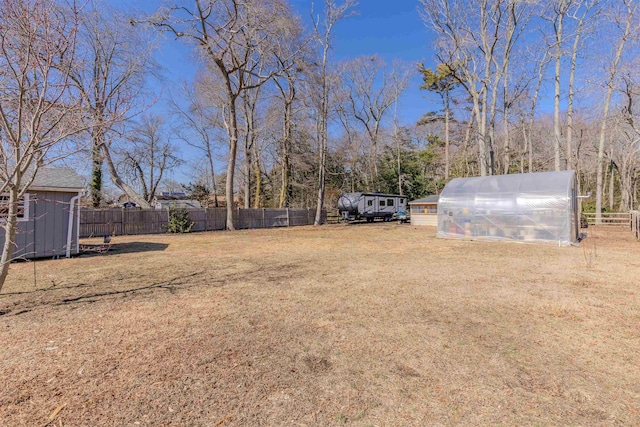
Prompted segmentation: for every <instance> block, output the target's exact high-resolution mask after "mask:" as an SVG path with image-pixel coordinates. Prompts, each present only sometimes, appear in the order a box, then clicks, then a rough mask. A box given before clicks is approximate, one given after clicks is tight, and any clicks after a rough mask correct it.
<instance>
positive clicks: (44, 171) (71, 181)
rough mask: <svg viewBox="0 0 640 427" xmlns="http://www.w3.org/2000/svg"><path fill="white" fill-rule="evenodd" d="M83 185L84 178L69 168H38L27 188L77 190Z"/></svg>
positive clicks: (82, 187)
mask: <svg viewBox="0 0 640 427" xmlns="http://www.w3.org/2000/svg"><path fill="white" fill-rule="evenodd" d="M84 187H85V184H84V179H82V177H81V176H80V175H78V174H77V173H76V171H75V170H73V169H71V168H40V169H38V172H37V173H36V177H35V179H34V180H33V183H31V186H30V187H29V188H41V189H56V190H58V191H61V190H69V192H78V191H80V190H83V189H84Z"/></svg>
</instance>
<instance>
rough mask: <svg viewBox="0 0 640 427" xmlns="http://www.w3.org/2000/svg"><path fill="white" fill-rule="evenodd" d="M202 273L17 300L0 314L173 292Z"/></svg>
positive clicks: (86, 285)
mask: <svg viewBox="0 0 640 427" xmlns="http://www.w3.org/2000/svg"><path fill="white" fill-rule="evenodd" d="M203 273H204V271H197V272H193V273H191V274H187V275H182V276H179V277H174V278H172V279H168V280H164V281H161V282H155V283H152V284H149V285H144V286H136V287H132V288H125V289H117V290H109V291H104V292H89V293H85V294H82V295H61V296H52V295H49V296H48V298H47V297H45V298H42V299H40V300H36V301H28V302H27V301H18V302H17V303H14V306H13V307H11V308H8V307H7V308H4V307H0V316H4V315H7V314H12V315H13V316H17V315H20V314H24V313H29V312H30V311H32V310H33V309H34V308H37V307H42V306H61V305H69V304H74V303H80V302H88V303H93V302H98V301H100V300H101V299H104V298H108V297H116V296H123V297H126V296H131V295H135V294H137V293H140V292H141V291H153V290H155V289H165V290H168V291H169V292H170V293H174V292H175V291H176V290H177V289H180V288H185V287H193V286H200V285H202V283H198V282H195V283H194V282H191V281H190V280H189V279H193V278H194V277H197V276H200V275H202V274H203ZM212 283H216V284H217V285H218V286H221V285H222V284H223V283H224V280H214V281H209V284H212ZM92 286H93V285H89V284H84V283H81V284H79V285H74V286H60V287H50V288H45V289H37V290H34V291H28V292H15V293H6V294H2V295H0V297H9V296H16V295H23V294H34V293H39V294H41V295H47V294H49V293H50V292H51V291H65V290H66V291H69V290H73V289H77V288H90V287H92ZM24 302H27V304H26V305H22V304H20V303H24Z"/></svg>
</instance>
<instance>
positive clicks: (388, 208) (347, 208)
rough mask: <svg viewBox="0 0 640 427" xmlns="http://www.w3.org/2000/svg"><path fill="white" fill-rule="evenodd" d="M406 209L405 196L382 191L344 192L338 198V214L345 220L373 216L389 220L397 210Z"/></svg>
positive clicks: (371, 218)
mask: <svg viewBox="0 0 640 427" xmlns="http://www.w3.org/2000/svg"><path fill="white" fill-rule="evenodd" d="M406 210H407V197H406V196H399V195H397V194H383V193H359V192H358V193H345V194H343V195H342V196H340V199H338V211H339V212H340V216H341V217H342V218H343V219H344V220H347V221H355V220H359V219H362V218H364V219H366V220H367V222H373V220H374V219H375V218H381V219H382V220H383V221H391V219H392V218H393V216H394V215H397V214H398V212H405V211H406Z"/></svg>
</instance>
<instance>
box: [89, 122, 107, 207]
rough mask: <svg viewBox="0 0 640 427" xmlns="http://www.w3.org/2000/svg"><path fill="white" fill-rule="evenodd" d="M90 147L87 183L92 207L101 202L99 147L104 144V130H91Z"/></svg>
mask: <svg viewBox="0 0 640 427" xmlns="http://www.w3.org/2000/svg"><path fill="white" fill-rule="evenodd" d="M92 140H93V144H92V148H91V184H89V196H90V198H91V205H92V206H93V207H94V208H97V207H100V205H101V204H102V163H103V160H102V153H101V152H100V147H101V146H102V145H103V144H104V130H103V129H100V128H98V129H94V131H93V132H92Z"/></svg>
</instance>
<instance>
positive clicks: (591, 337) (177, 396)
mask: <svg viewBox="0 0 640 427" xmlns="http://www.w3.org/2000/svg"><path fill="white" fill-rule="evenodd" d="M589 233H590V236H589V237H588V238H587V239H586V240H585V241H583V242H582V243H581V245H580V247H569V248H565V247H562V248H561V247H556V246H553V245H550V246H544V245H521V244H515V243H486V242H465V241H452V240H441V239H436V238H435V229H433V228H430V227H423V228H419V227H413V226H410V225H400V224H397V223H378V224H371V225H366V224H364V225H330V226H322V227H297V228H289V229H286V228H283V229H272V230H245V231H234V232H212V233H198V234H186V235H175V236H174V235H157V236H131V237H115V238H114V239H113V243H114V245H113V247H112V250H111V251H110V252H108V253H106V254H95V255H91V256H88V255H85V256H81V257H77V258H73V259H61V260H44V261H38V262H35V263H34V262H25V263H16V264H13V265H12V266H11V271H10V276H9V279H8V282H7V284H6V285H5V288H4V289H3V291H2V294H0V313H1V315H0V342H1V343H2V345H1V346H0V358H1V359H2V364H0V378H2V382H3V385H2V387H0V424H2V425H7V426H20V425H25V426H34V425H46V424H48V423H49V424H50V425H52V426H53V425H55V426H58V425H63V426H67V425H68V426H80V425H86V426H93V425H132V426H133V425H151V426H158V425H202V426H228V425H229V426H230V425H237V426H248V425H263V426H268V425H269V426H270V425H284V426H325V425H345V424H346V425H354V426H383V425H385V426H391V425H394V426H396V425H416V426H417V425H457V424H461V425H589V426H592V425H638V424H640V369H638V366H640V279H639V278H640V243H639V242H636V241H634V240H633V239H632V238H631V235H630V232H628V230H626V229H622V230H620V229H619V230H606V229H594V228H591V229H589ZM88 243H96V241H93V242H88Z"/></svg>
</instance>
